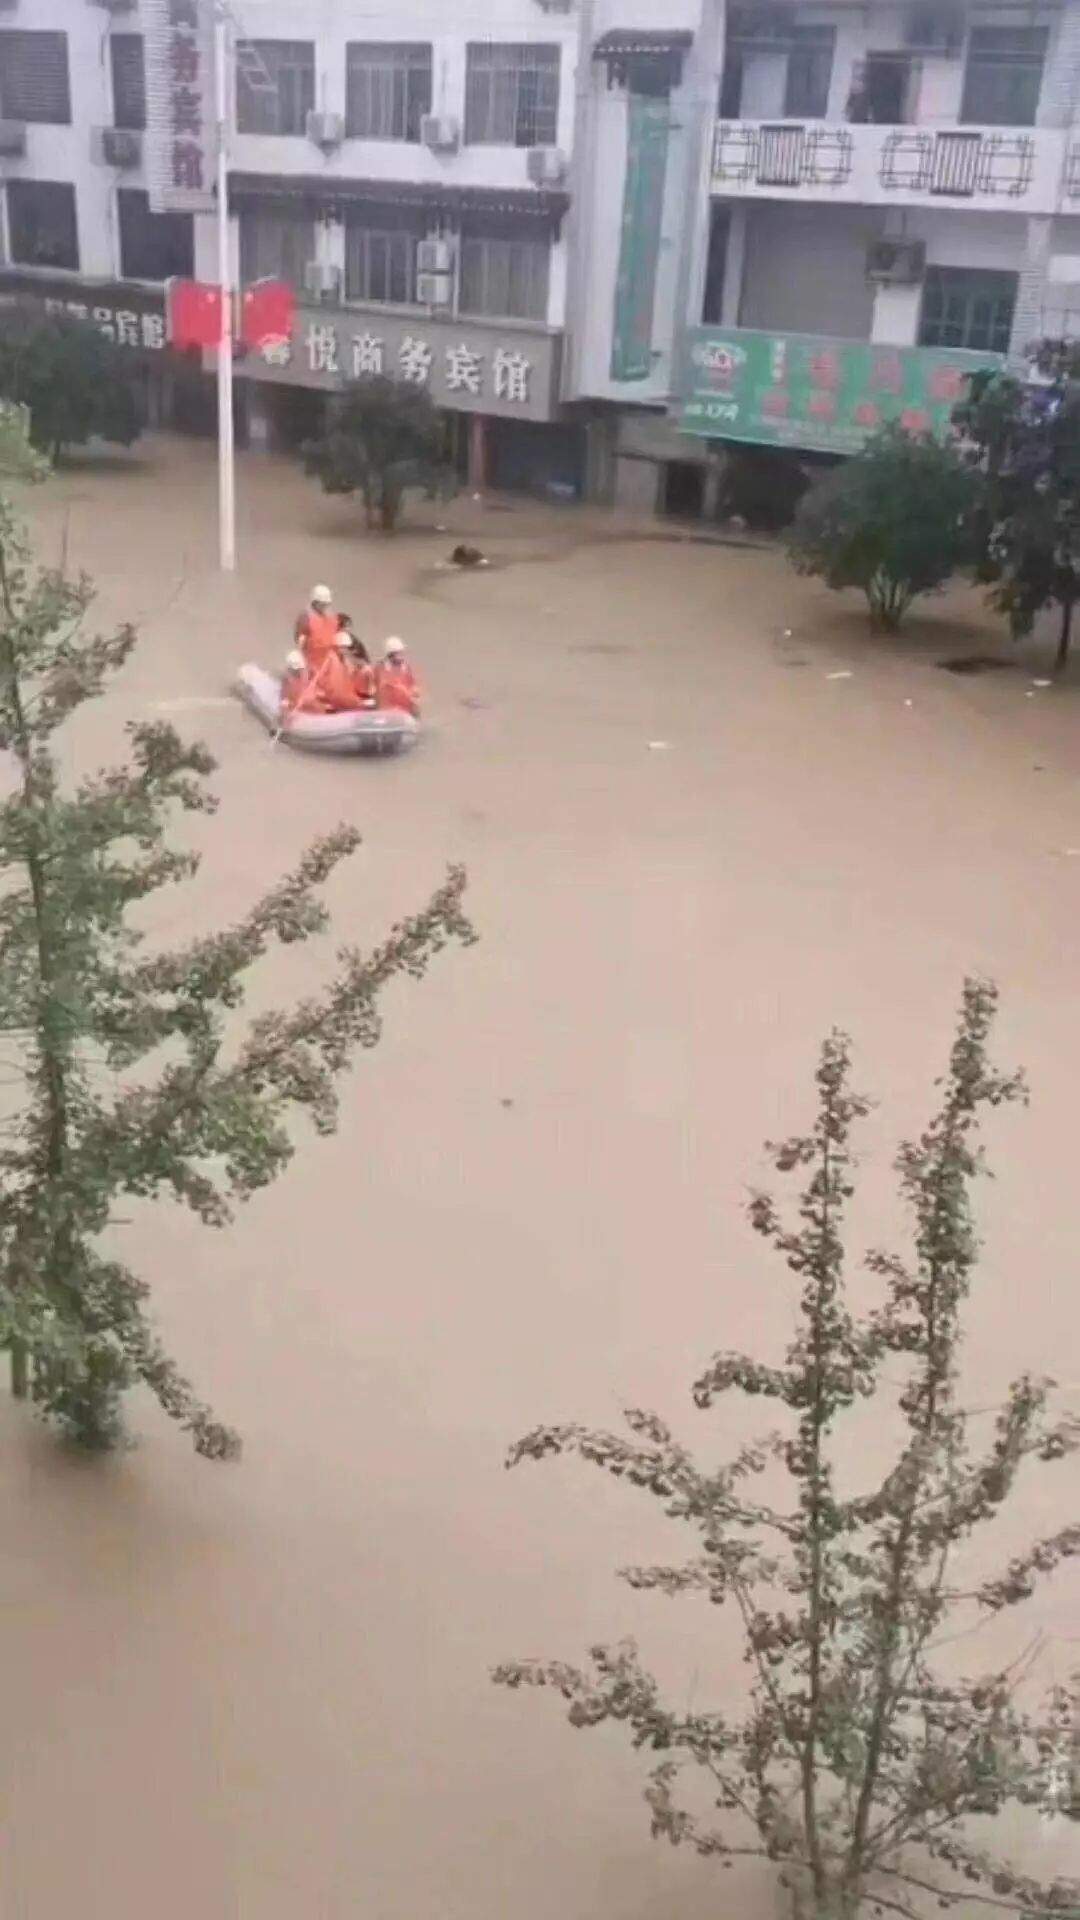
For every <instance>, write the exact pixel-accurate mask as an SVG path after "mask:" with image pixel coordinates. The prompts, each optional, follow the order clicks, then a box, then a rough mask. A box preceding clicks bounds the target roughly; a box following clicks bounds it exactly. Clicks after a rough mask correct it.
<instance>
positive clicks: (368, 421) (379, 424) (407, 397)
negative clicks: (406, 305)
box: [303, 375, 446, 533]
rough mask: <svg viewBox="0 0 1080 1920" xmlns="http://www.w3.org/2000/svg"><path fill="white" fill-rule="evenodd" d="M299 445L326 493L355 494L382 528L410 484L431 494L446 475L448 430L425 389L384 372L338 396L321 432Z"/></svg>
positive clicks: (371, 520) (391, 522)
mask: <svg viewBox="0 0 1080 1920" xmlns="http://www.w3.org/2000/svg"><path fill="white" fill-rule="evenodd" d="M303 451H304V462H305V466H306V468H307V471H308V473H310V474H313V475H314V476H315V477H316V479H319V480H321V481H322V484H323V491H324V493H359V495H360V497H361V499H362V500H363V502H364V508H365V511H366V515H367V524H368V526H369V527H374V526H379V527H381V528H382V529H383V531H384V532H385V533H389V532H390V531H391V529H392V528H393V527H394V526H395V525H396V524H397V517H398V514H399V512H400V510H401V502H402V498H403V495H404V493H405V490H406V488H407V487H423V488H424V489H425V490H426V491H427V492H428V493H429V494H430V493H434V492H435V490H436V488H437V487H439V486H440V485H441V484H443V483H444V482H445V478H446V441H445V429H444V426H443V422H442V420H441V419H440V417H439V413H438V410H437V408H436V407H435V405H434V403H433V401H432V398H431V395H430V394H429V393H428V391H427V388H426V387H422V386H417V385H415V384H410V383H409V382H408V381H404V380H389V379H386V378H384V377H383V376H381V375H380V376H378V377H373V378H371V379H366V380H356V381H354V382H353V384H352V386H349V387H346V389H345V391H344V392H343V393H342V394H340V395H339V396H336V397H335V398H334V399H333V400H332V401H331V403H330V407H329V415H328V420H327V426H326V431H325V432H324V433H323V435H322V436H321V438H319V439H318V440H310V441H308V443H307V444H306V445H305V447H304V450H303Z"/></svg>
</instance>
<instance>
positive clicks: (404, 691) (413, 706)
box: [377, 659, 420, 720]
mask: <svg viewBox="0 0 1080 1920" xmlns="http://www.w3.org/2000/svg"><path fill="white" fill-rule="evenodd" d="M377 680H378V688H379V705H380V707H393V708H395V709H396V710H397V711H398V712H399V713H411V714H412V716H413V719H414V720H415V719H417V718H418V716H419V713H420V682H419V680H418V679H417V677H416V675H415V673H414V672H413V670H412V668H411V667H410V665H409V663H408V661H407V660H393V659H391V660H384V661H383V662H382V665H381V666H380V668H379V671H378V675H377Z"/></svg>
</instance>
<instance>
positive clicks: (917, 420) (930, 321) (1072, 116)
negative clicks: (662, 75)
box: [675, 0, 1080, 480]
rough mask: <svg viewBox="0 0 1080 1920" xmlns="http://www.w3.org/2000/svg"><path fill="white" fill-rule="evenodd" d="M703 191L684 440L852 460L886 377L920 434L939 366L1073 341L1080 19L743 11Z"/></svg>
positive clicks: (1020, 14) (940, 386)
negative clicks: (728, 440)
mask: <svg viewBox="0 0 1080 1920" xmlns="http://www.w3.org/2000/svg"><path fill="white" fill-rule="evenodd" d="M708 185H709V215H708V236H709V237H708V247H707V250H706V252H705V256H704V260H703V261H699V268H698V277H697V281H696V284H695V285H694V286H693V287H692V288H691V290H690V299H689V303H688V309H687V318H688V321H689V322H690V323H691V328H692V327H693V323H694V322H701V323H703V326H702V328H701V330H699V331H698V332H696V333H695V332H693V331H691V333H690V336H689V340H688V341H686V342H684V346H685V348H686V349H687V350H686V351H684V353H683V357H682V363H681V367H680V369H679V371H678V373H677V374H676V378H675V385H676V387H681V397H682V400H683V402H684V407H683V414H682V419H683V423H684V424H685V425H687V426H690V427H692V428H693V430H694V431H695V432H697V433H700V434H708V433H710V432H712V433H713V434H715V435H718V436H723V435H724V434H725V433H726V432H731V431H733V430H734V431H735V432H736V437H747V438H749V439H758V440H761V441H769V440H772V441H773V442H774V443H775V442H779V443H780V444H786V445H790V446H795V447H798V446H807V447H826V448H828V447H830V446H835V447H837V448H838V449H840V450H843V449H846V448H849V447H850V446H851V445H853V444H856V443H857V441H858V438H859V434H860V431H862V430H865V431H869V430H872V428H873V426H874V425H875V424H876V423H877V421H878V419H879V418H880V417H881V413H882V409H881V407H880V406H879V405H878V404H877V398H876V396H875V382H877V383H878V392H879V393H880V392H888V391H889V390H890V388H891V389H892V390H893V392H894V393H897V394H899V393H900V392H901V391H903V393H904V394H905V396H906V401H907V403H908V406H909V411H908V416H907V417H908V418H910V419H911V421H912V423H913V424H919V425H926V424H928V418H929V415H930V414H931V413H932V411H933V404H932V403H933V400H934V397H935V394H936V396H937V397H938V398H939V399H941V400H942V401H943V402H945V401H947V399H948V397H949V394H950V391H951V390H952V387H953V386H954V384H955V382H953V381H950V378H949V365H950V362H949V355H952V354H956V353H958V352H965V351H966V352H967V353H969V354H976V355H980V356H984V357H991V356H995V355H1007V356H1011V357H1013V358H1014V359H1017V360H1020V359H1021V358H1022V356H1023V354H1024V349H1025V348H1026V346H1027V345H1028V343H1029V342H1031V341H1032V340H1033V339H1034V338H1036V337H1037V336H1039V335H1043V334H1050V335H1054V336H1059V335H1063V334H1066V333H1070V332H1072V331H1075V330H1076V328H1077V325H1078V323H1080V6H1078V5H1077V4H1076V0H1060V4H1050V5H1043V4H1040V3H1039V0H1031V3H1030V4H1027V5H1019V6H1018V5H1008V4H1002V3H1001V0H982V3H980V0H973V4H970V5H968V6H964V5H962V4H960V0H937V3H936V4H931V5H926V4H922V0H908V4H895V0H881V4H878V0H859V3H858V4H853V3H849V0H834V3H833V4H831V5H818V4H813V3H812V0H795V4H793V5H772V4H766V5H758V4H740V5H735V6H732V7H731V8H729V11H728V16H727V21H726V36H725V49H724V58H723V65H722V77H721V86H720V95H719V100H718V102H717V115H716V125H715V130H714V135H713V144H712V154H711V161H710V166H709V183H708ZM791 336H811V338H810V339H808V340H805V339H792V338H791ZM860 345H861V347H862V349H864V350H863V351H861V352H860V351H859V350H858V347H859V346H860ZM962 364H963V363H962V362H959V361H957V362H955V363H954V365H955V366H956V367H959V366H961V365H962ZM928 369H929V372H928V371H927V370H928ZM762 389H764V391H763V390H762ZM710 392H711V393H712V395H713V399H712V401H711V402H710V400H709V398H708V396H709V394H710ZM927 396H929V397H927ZM763 408H764V413H763V411H762V409H763ZM770 410H771V412H770ZM733 412H736V413H737V414H738V416H739V417H738V421H737V425H736V426H734V428H733V424H732V422H733ZM685 444H686V445H688V446H689V445H691V444H692V443H691V442H690V441H687V442H686V443H685ZM690 457H691V458H693V456H692V455H691V456H690ZM700 478H701V476H700V475H699V480H700Z"/></svg>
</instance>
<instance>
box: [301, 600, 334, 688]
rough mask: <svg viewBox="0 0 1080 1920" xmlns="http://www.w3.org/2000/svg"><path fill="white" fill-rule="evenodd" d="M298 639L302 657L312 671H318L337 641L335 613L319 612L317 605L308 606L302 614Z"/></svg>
mask: <svg viewBox="0 0 1080 1920" xmlns="http://www.w3.org/2000/svg"><path fill="white" fill-rule="evenodd" d="M299 639H300V645H301V647H302V649H303V654H304V659H305V660H306V661H307V663H308V666H309V667H310V668H311V670H312V672H313V673H318V671H319V668H320V667H321V666H322V663H323V661H324V660H325V659H326V656H327V654H328V653H329V652H330V650H331V648H334V647H336V646H337V643H338V623H337V614H336V613H320V612H319V609H318V607H309V608H308V610H307V612H306V614H305V615H304V616H303V622H302V625H301V628H300V634H299Z"/></svg>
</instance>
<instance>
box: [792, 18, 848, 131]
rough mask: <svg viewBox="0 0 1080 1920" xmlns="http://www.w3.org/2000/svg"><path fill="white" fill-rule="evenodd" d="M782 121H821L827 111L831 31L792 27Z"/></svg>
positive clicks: (834, 38) (831, 65)
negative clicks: (783, 119)
mask: <svg viewBox="0 0 1080 1920" xmlns="http://www.w3.org/2000/svg"><path fill="white" fill-rule="evenodd" d="M790 32H791V39H790V49H791V50H790V52H789V54H788V62H787V85H786V88H785V92H784V118H785V120H823V119H824V117H825V115H826V113H827V112H828V110H829V82H830V80H831V79H832V68H833V44H834V42H835V40H836V29H835V27H792V28H791V30H790Z"/></svg>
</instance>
